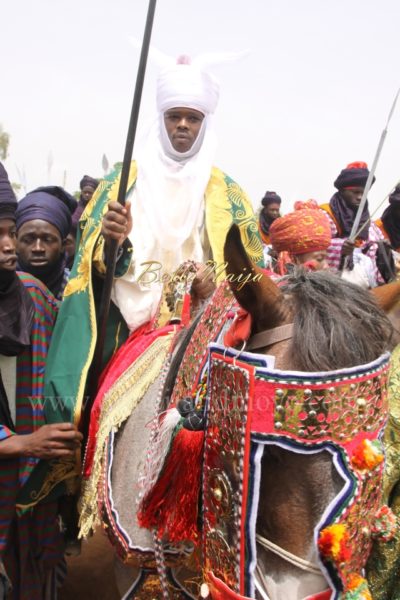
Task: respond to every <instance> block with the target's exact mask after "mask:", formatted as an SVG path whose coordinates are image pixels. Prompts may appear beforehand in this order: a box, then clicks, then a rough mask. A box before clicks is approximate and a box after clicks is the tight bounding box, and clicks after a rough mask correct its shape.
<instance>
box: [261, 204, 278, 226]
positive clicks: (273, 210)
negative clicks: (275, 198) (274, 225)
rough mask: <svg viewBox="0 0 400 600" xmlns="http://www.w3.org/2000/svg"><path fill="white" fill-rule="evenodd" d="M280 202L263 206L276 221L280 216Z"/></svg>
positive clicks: (265, 212)
mask: <svg viewBox="0 0 400 600" xmlns="http://www.w3.org/2000/svg"><path fill="white" fill-rule="evenodd" d="M279 211H280V204H279V202H271V204H267V206H264V207H263V213H264V215H265V216H266V217H268V218H269V219H271V220H273V221H275V219H277V218H278V217H280V216H281V215H280V213H279Z"/></svg>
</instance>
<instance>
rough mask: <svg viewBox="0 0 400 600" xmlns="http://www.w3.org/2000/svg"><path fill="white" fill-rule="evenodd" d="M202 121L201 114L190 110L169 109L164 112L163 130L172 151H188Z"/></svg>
mask: <svg viewBox="0 0 400 600" xmlns="http://www.w3.org/2000/svg"><path fill="white" fill-rule="evenodd" d="M203 119H204V115H203V113H201V112H200V111H198V110H194V109H192V108H171V109H169V110H167V111H165V113H164V123H165V128H166V130H167V134H168V137H169V139H170V142H171V144H172V147H173V148H174V150H176V151H177V152H188V150H190V148H191V147H192V146H193V144H194V142H195V141H196V138H197V136H198V135H199V131H200V128H201V124H202V122H203Z"/></svg>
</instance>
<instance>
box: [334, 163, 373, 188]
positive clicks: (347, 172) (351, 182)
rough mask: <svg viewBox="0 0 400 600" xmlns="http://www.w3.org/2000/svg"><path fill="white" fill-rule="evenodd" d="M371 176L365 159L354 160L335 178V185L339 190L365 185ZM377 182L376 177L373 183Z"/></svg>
mask: <svg viewBox="0 0 400 600" xmlns="http://www.w3.org/2000/svg"><path fill="white" fill-rule="evenodd" d="M368 176H369V170H368V165H367V163H365V162H363V161H356V162H352V163H350V164H348V165H347V167H346V168H345V169H342V170H341V172H340V174H339V175H338V177H337V178H336V179H335V182H334V184H333V185H334V186H335V188H336V189H338V190H342V189H345V188H349V187H365V184H366V183H367V179H368ZM374 182H375V177H374V178H373V180H372V183H374Z"/></svg>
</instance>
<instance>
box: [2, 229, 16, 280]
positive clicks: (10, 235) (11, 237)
mask: <svg viewBox="0 0 400 600" xmlns="http://www.w3.org/2000/svg"><path fill="white" fill-rule="evenodd" d="M16 244H17V229H16V227H15V221H13V220H12V219H0V271H1V270H3V271H15V268H16V266H17V255H16V252H15V248H16Z"/></svg>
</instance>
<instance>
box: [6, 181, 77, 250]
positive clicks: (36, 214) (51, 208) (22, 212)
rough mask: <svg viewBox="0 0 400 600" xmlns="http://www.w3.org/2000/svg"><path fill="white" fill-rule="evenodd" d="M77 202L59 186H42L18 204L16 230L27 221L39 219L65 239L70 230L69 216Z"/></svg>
mask: <svg viewBox="0 0 400 600" xmlns="http://www.w3.org/2000/svg"><path fill="white" fill-rule="evenodd" d="M76 207H77V201H76V200H75V198H74V197H73V196H71V194H69V193H68V192H67V191H65V190H64V189H63V188H61V187H59V186H43V187H39V188H36V189H35V190H33V191H32V192H29V194H27V195H26V196H25V198H22V200H21V201H20V202H19V203H18V207H17V212H16V221H17V229H19V228H20V227H21V226H22V225H23V224H24V223H26V222H27V221H33V220H35V219H40V220H42V221H47V222H48V223H50V224H51V225H54V227H56V228H57V229H58V231H59V232H60V235H61V238H62V239H65V238H66V237H67V235H68V234H69V232H70V229H71V216H72V213H73V212H74V210H75V209H76Z"/></svg>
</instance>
